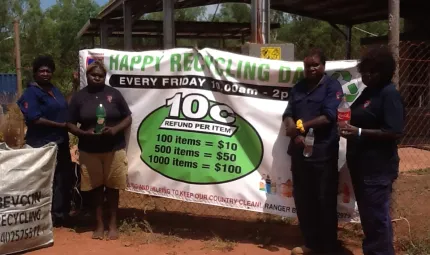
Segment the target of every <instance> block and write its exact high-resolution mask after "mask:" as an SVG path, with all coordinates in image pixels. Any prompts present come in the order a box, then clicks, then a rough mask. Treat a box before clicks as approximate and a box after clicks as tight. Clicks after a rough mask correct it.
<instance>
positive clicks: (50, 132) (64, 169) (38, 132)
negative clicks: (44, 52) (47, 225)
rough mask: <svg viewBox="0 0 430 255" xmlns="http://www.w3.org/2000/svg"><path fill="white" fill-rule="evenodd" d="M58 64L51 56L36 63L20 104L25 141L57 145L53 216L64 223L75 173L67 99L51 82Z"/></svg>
mask: <svg viewBox="0 0 430 255" xmlns="http://www.w3.org/2000/svg"><path fill="white" fill-rule="evenodd" d="M54 72H55V63H54V61H53V59H52V58H51V57H49V56H40V57H38V58H36V59H35V60H34V62H33V78H34V81H33V82H31V83H29V84H28V87H27V89H26V90H25V91H24V94H23V95H22V96H21V98H19V100H18V102H17V104H18V106H19V108H20V109H21V112H22V113H23V115H24V118H25V123H26V125H27V133H26V137H25V139H26V143H27V144H28V145H30V146H32V147H34V148H39V147H42V146H44V145H46V144H48V143H50V142H54V143H56V144H57V145H58V152H57V166H56V169H55V175H54V184H53V200H52V219H53V221H54V224H55V225H61V224H62V223H63V222H64V220H65V218H67V217H68V215H69V211H70V202H71V192H70V191H71V189H72V186H73V172H72V167H71V166H72V165H71V158H70V149H69V135H68V132H67V126H66V118H67V112H68V109H67V108H68V107H67V101H66V99H65V98H64V96H63V95H62V94H61V92H60V90H58V89H57V88H56V87H55V86H54V85H53V84H52V83H51V78H52V74H53V73H54Z"/></svg>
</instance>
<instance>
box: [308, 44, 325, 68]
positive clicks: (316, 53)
mask: <svg viewBox="0 0 430 255" xmlns="http://www.w3.org/2000/svg"><path fill="white" fill-rule="evenodd" d="M313 56H317V57H319V59H320V61H321V64H323V65H325V62H326V61H327V57H326V55H325V54H324V51H323V50H322V49H320V48H311V49H309V50H308V51H307V54H306V55H305V58H307V57H313Z"/></svg>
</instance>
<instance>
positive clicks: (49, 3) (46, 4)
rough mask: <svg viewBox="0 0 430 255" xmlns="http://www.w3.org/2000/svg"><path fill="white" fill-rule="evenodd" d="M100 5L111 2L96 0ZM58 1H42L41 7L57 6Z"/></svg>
mask: <svg viewBox="0 0 430 255" xmlns="http://www.w3.org/2000/svg"><path fill="white" fill-rule="evenodd" d="M95 1H96V2H97V3H98V4H99V5H102V4H105V3H107V2H108V1H109V0H95ZM55 2H56V0H40V5H41V6H42V8H43V9H46V8H47V7H49V6H51V5H53V4H55Z"/></svg>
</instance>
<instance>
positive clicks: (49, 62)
mask: <svg viewBox="0 0 430 255" xmlns="http://www.w3.org/2000/svg"><path fill="white" fill-rule="evenodd" d="M43 66H46V67H48V68H49V69H51V71H52V72H55V63H54V60H53V59H52V57H51V56H38V57H37V58H36V59H35V60H34V61H33V73H37V71H38V70H39V68H41V67H43Z"/></svg>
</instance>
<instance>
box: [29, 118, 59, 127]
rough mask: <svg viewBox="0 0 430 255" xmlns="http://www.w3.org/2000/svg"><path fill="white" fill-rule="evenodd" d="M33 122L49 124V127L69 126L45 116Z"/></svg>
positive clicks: (43, 124)
mask: <svg viewBox="0 0 430 255" xmlns="http://www.w3.org/2000/svg"><path fill="white" fill-rule="evenodd" d="M33 124H36V125H42V126H48V127H55V128H66V127H67V125H66V123H58V122H55V121H51V120H47V119H45V118H39V119H37V120H34V121H33Z"/></svg>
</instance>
